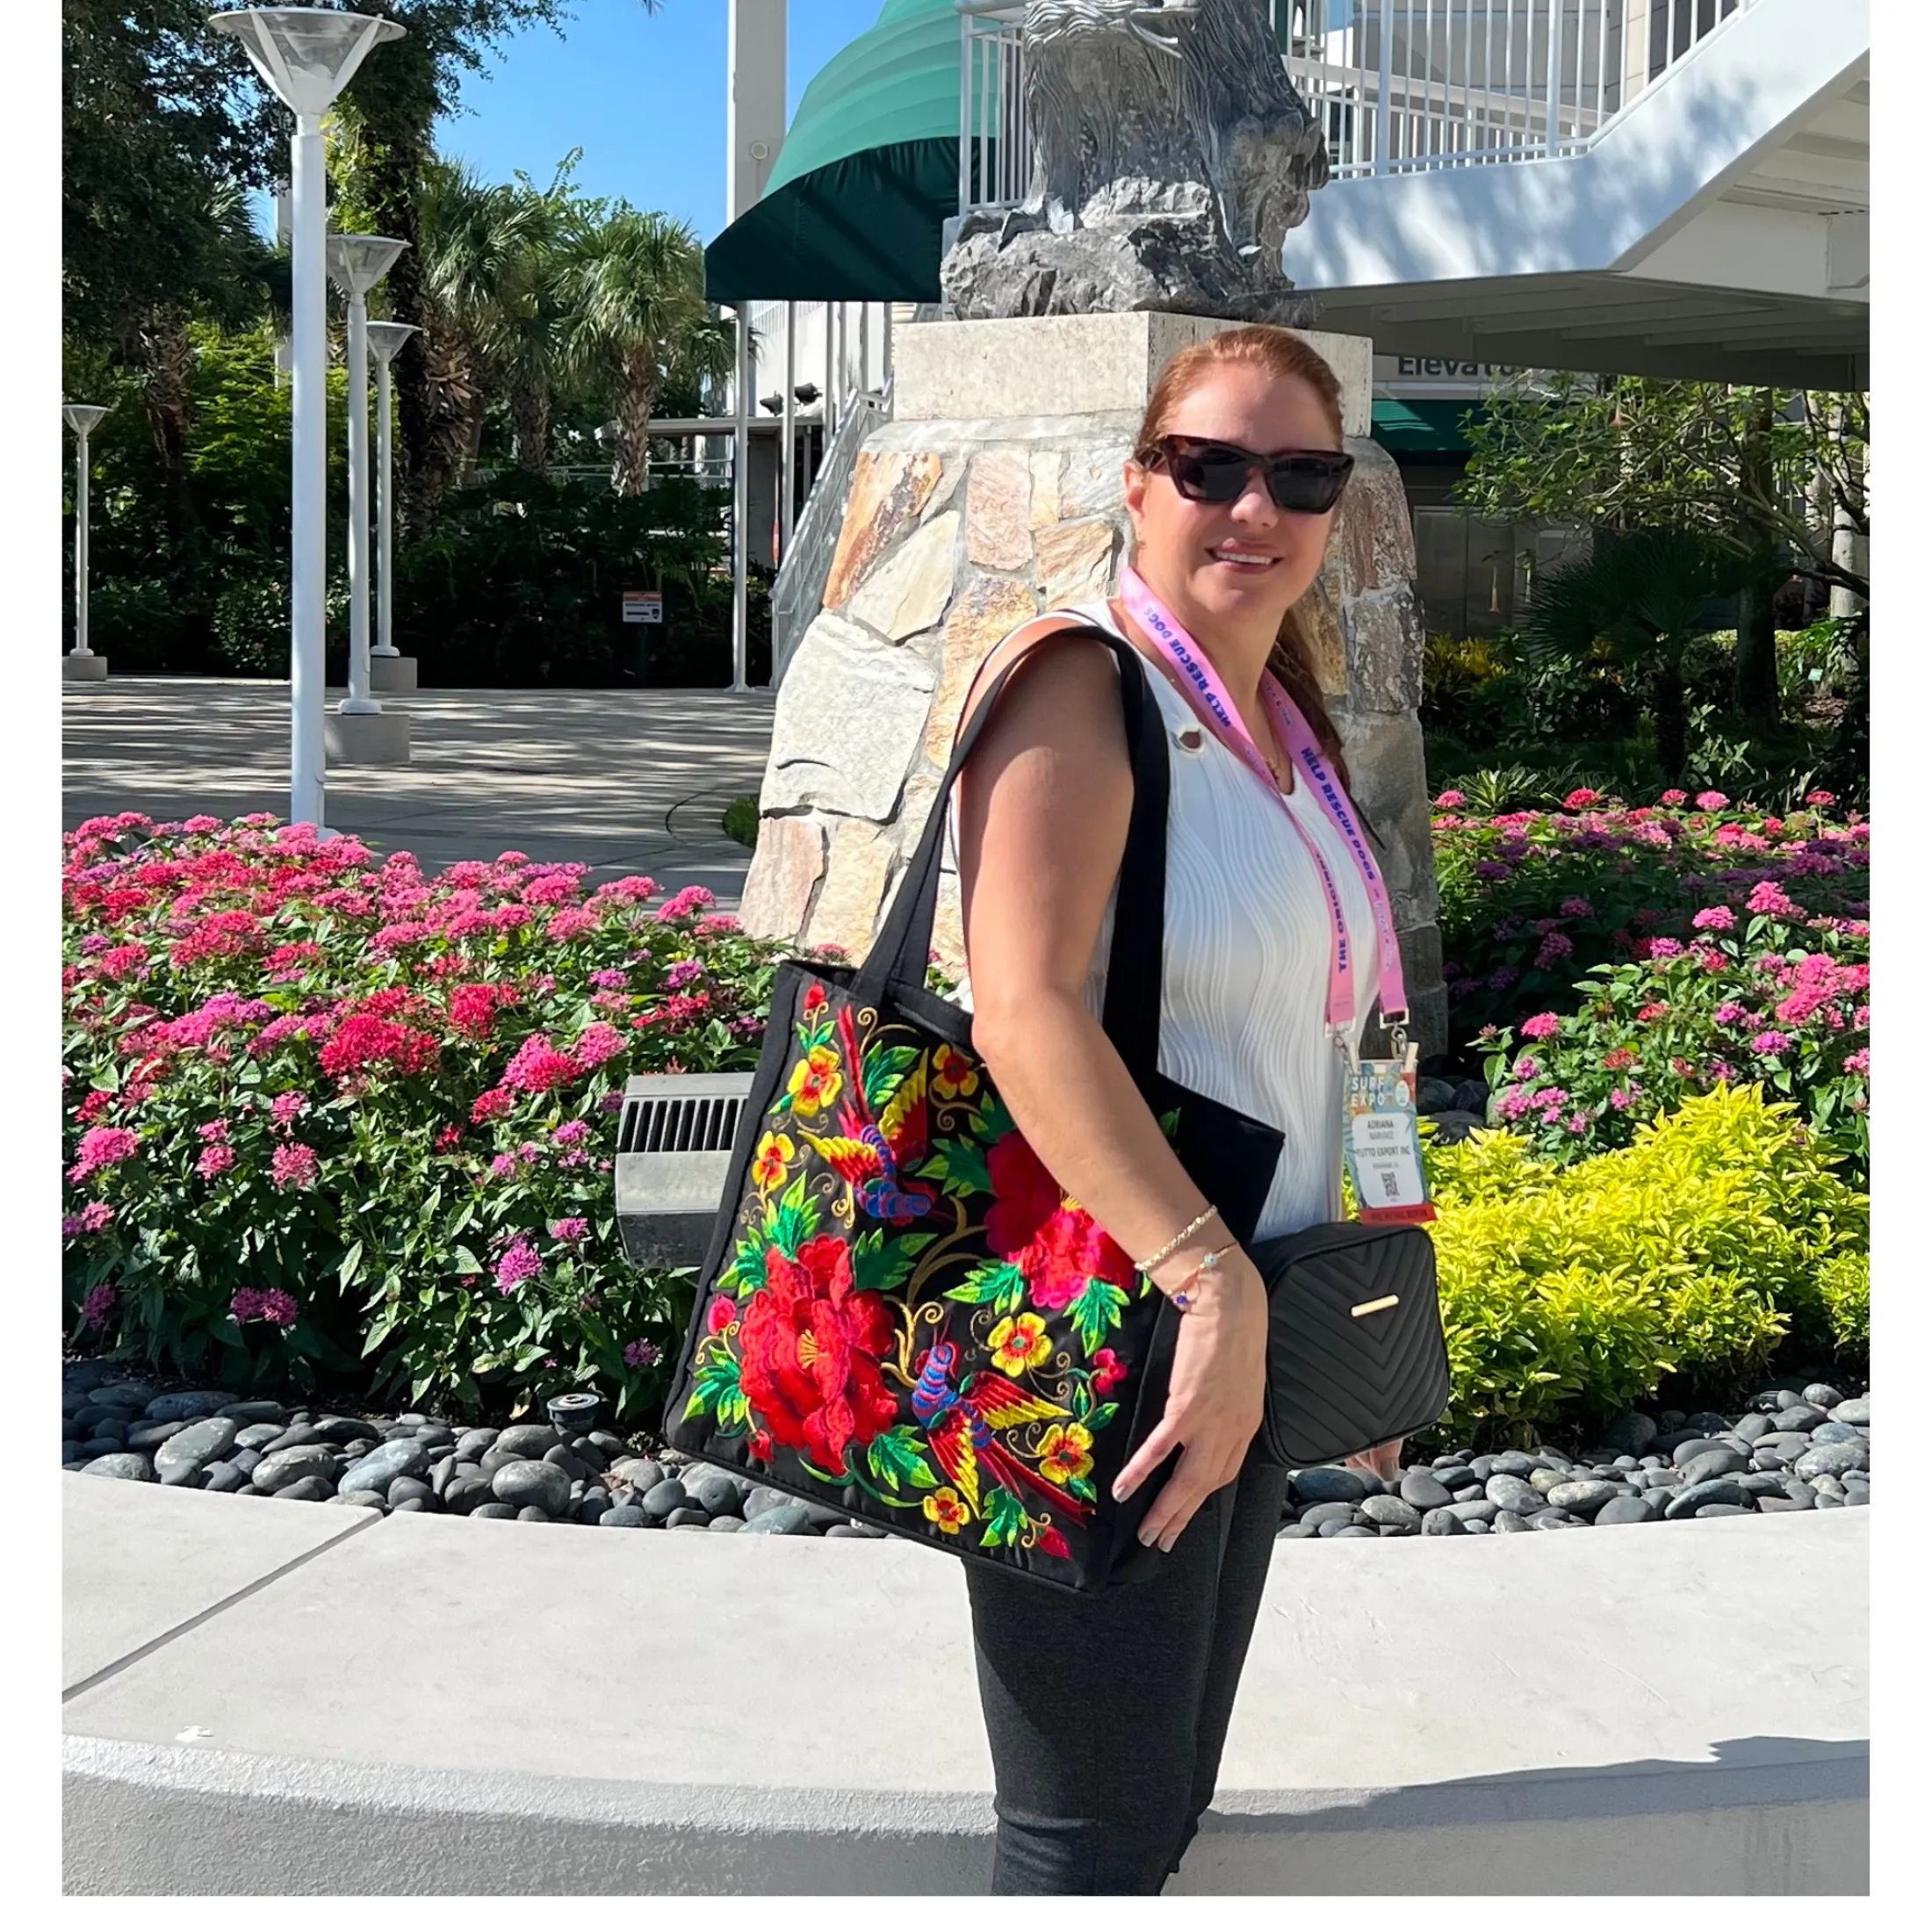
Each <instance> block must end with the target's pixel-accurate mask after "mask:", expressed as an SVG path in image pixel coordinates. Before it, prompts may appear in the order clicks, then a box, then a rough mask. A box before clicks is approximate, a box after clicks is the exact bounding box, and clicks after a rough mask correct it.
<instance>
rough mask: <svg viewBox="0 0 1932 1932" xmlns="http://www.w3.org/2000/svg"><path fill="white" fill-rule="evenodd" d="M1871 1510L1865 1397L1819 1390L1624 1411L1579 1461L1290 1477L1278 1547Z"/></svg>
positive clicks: (1472, 1457)
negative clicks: (1652, 1411)
mask: <svg viewBox="0 0 1932 1932" xmlns="http://www.w3.org/2000/svg"><path fill="white" fill-rule="evenodd" d="M1870 1502H1871V1395H1869V1394H1866V1395H1859V1396H1857V1397H1856V1398H1853V1397H1848V1396H1846V1395H1844V1394H1842V1392H1841V1391H1840V1390H1838V1389H1836V1388H1833V1387H1831V1386H1830V1385H1829V1384H1828V1383H1825V1382H1812V1383H1809V1384H1807V1385H1806V1387H1805V1388H1767V1389H1765V1390H1764V1391H1763V1393H1762V1394H1760V1395H1757V1396H1756V1397H1755V1398H1754V1400H1753V1401H1752V1403H1751V1406H1750V1408H1749V1409H1748V1410H1746V1411H1745V1413H1744V1414H1743V1415H1741V1416H1736V1417H1727V1416H1720V1415H1717V1414H1715V1413H1712V1412H1711V1411H1705V1412H1704V1413H1701V1414H1698V1415H1694V1416H1686V1415H1682V1414H1679V1413H1678V1412H1677V1411H1676V1410H1674V1409H1665V1410H1664V1411H1662V1413H1661V1414H1659V1415H1656V1416H1651V1415H1647V1414H1645V1413H1644V1412H1643V1411H1641V1410H1640V1409H1630V1410H1627V1411H1626V1413H1624V1414H1623V1415H1621V1416H1618V1417H1617V1418H1616V1419H1615V1420H1614V1421H1613V1422H1612V1423H1611V1424H1610V1425H1609V1427H1608V1428H1607V1429H1605V1430H1604V1440H1603V1442H1602V1443H1601V1444H1599V1445H1597V1447H1596V1448H1595V1449H1594V1450H1592V1451H1590V1453H1587V1454H1582V1455H1578V1456H1567V1455H1564V1454H1562V1453H1560V1452H1558V1451H1556V1450H1554V1449H1537V1450H1505V1451H1503V1452H1502V1453H1497V1454H1492V1455H1476V1454H1474V1453H1471V1452H1470V1451H1468V1450H1467V1449H1460V1450H1456V1451H1454V1452H1453V1453H1450V1454H1447V1455H1441V1456H1438V1457H1436V1458H1435V1459H1434V1460H1433V1461H1431V1462H1428V1463H1419V1462H1418V1463H1411V1464H1410V1465H1409V1466H1408V1467H1406V1468H1404V1469H1402V1471H1401V1472H1400V1473H1399V1474H1397V1475H1395V1477H1393V1478H1391V1479H1390V1480H1389V1481H1386V1482H1385V1481H1382V1480H1381V1478H1380V1477H1378V1476H1374V1475H1371V1474H1368V1473H1367V1472H1366V1470H1360V1469H1348V1468H1339V1467H1322V1468H1315V1469H1296V1470H1293V1471H1291V1472H1290V1474H1289V1479H1288V1494H1287V1503H1286V1504H1285V1505H1284V1510H1283V1524H1282V1527H1281V1528H1280V1530H1279V1531H1278V1532H1276V1534H1277V1537H1278V1539H1280V1540H1281V1541H1284V1542H1295V1541H1304V1540H1308V1539H1316V1540H1319V1539H1326V1538H1330V1537H1344V1536H1353V1537H1367V1536H1373V1537H1383V1536H1494V1535H1498V1534H1504V1535H1516V1534H1519V1533H1520V1532H1524V1531H1527V1530H1582V1529H1592V1528H1607V1527H1611V1526H1613V1525H1618V1524H1634V1523H1668V1522H1678V1521H1682V1520H1683V1518H1685V1517H1727V1516H1781V1515H1787V1514H1791V1513H1795V1512H1797V1511H1799V1510H1842V1509H1857V1508H1860V1507H1861V1506H1863V1505H1864V1504H1867V1503H1870Z"/></svg>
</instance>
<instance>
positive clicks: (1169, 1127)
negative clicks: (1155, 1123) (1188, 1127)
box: [1161, 1107, 1180, 1140]
mask: <svg viewBox="0 0 1932 1932" xmlns="http://www.w3.org/2000/svg"><path fill="white" fill-rule="evenodd" d="M1161 1132H1162V1133H1163V1134H1164V1135H1166V1136H1167V1137H1168V1139H1169V1140H1172V1139H1173V1137H1174V1136H1175V1135H1177V1134H1178V1133H1179V1132H1180V1109H1179V1107H1174V1108H1172V1109H1171V1111H1169V1112H1168V1113H1165V1114H1162V1115H1161Z"/></svg>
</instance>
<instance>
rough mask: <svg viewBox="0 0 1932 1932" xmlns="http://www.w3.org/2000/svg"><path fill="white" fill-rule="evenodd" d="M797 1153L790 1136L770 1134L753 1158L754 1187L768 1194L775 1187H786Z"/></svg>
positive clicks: (760, 1144)
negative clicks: (787, 1175)
mask: <svg viewBox="0 0 1932 1932" xmlns="http://www.w3.org/2000/svg"><path fill="white" fill-rule="evenodd" d="M797 1151H798V1150H797V1148H796V1147H794V1146H793V1145H792V1143H791V1135H789V1134H768V1135H766V1136H765V1137H764V1139H763V1140H761V1142H759V1143H758V1151H757V1153H756V1154H754V1155H753V1157H752V1185H753V1186H755V1187H756V1188H757V1189H758V1191H759V1193H761V1194H768V1193H771V1191H772V1190H773V1189H774V1188H775V1187H782V1186H784V1185H785V1176H786V1174H787V1173H788V1172H789V1171H790V1168H791V1162H792V1157H793V1156H794V1155H796V1154H797Z"/></svg>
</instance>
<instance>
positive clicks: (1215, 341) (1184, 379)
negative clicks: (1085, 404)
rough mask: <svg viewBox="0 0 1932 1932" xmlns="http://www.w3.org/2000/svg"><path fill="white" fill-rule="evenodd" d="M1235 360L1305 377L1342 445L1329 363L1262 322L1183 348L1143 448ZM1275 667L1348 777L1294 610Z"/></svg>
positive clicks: (1138, 444)
mask: <svg viewBox="0 0 1932 1932" xmlns="http://www.w3.org/2000/svg"><path fill="white" fill-rule="evenodd" d="M1229 363H1245V364H1248V365H1250V366H1251V367H1253V368H1257V369H1264V370H1265V371H1267V372H1268V374H1269V375H1270V376H1272V377H1273V378H1275V379H1276V380H1277V381H1279V382H1289V381H1294V382H1305V383H1306V384H1308V387H1309V388H1311V389H1312V390H1314V392H1315V393H1316V395H1317V396H1318V397H1319V398H1320V399H1321V402H1322V408H1323V413H1324V414H1325V415H1327V417H1328V419H1329V426H1330V429H1333V430H1334V432H1335V441H1336V444H1337V447H1340V445H1341V443H1342V440H1343V437H1342V386H1341V384H1340V383H1339V382H1338V381H1337V379H1336V375H1335V371H1333V370H1332V369H1330V367H1329V365H1328V364H1327V363H1326V361H1324V360H1323V357H1321V356H1319V355H1317V354H1316V351H1315V350H1313V349H1311V348H1310V347H1309V346H1308V343H1307V342H1305V341H1304V340H1303V339H1302V338H1301V336H1299V335H1292V334H1290V333H1289V331H1288V330H1287V329H1285V328H1268V327H1267V326H1265V324H1260V323H1257V324H1254V325H1252V326H1251V327H1248V328H1229V329H1223V330H1222V333H1221V334H1220V335H1210V336H1208V339H1207V340H1206V341H1205V342H1194V343H1193V344H1191V345H1190V346H1189V347H1188V348H1186V349H1183V350H1179V351H1177V352H1176V353H1175V354H1174V355H1172V356H1171V357H1169V358H1168V360H1167V364H1166V366H1165V367H1164V369H1163V370H1162V371H1161V372H1160V374H1159V375H1158V376H1157V378H1155V381H1154V391H1153V393H1152V394H1151V395H1150V396H1149V398H1148V399H1147V414H1146V415H1144V416H1143V417H1142V419H1141V429H1140V435H1139V436H1138V437H1137V439H1136V440H1135V444H1134V448H1135V451H1136V452H1137V451H1142V450H1147V449H1150V448H1151V447H1152V446H1153V445H1154V444H1155V443H1158V442H1159V441H1160V439H1161V438H1162V437H1163V436H1166V435H1168V434H1170V433H1171V428H1172V423H1173V418H1174V414H1175V412H1176V411H1177V410H1178V409H1179V407H1180V405H1181V403H1182V401H1183V400H1185V399H1186V396H1187V395H1188V393H1190V392H1191V391H1192V390H1193V388H1194V386H1195V385H1196V384H1197V383H1199V382H1200V379H1201V378H1202V377H1203V376H1205V375H1207V374H1208V371H1210V370H1214V369H1218V368H1220V367H1222V365H1223V364H1229ZM1268 668H1269V669H1270V670H1271V671H1272V672H1273V673H1274V674H1275V675H1276V676H1277V677H1278V678H1280V681H1281V682H1282V684H1283V686H1284V687H1285V688H1287V694H1288V696H1290V697H1291V698H1293V699H1294V703H1295V708H1296V709H1297V710H1299V711H1300V712H1301V715H1302V717H1305V718H1307V719H1308V724H1309V726H1310V728H1311V729H1312V730H1313V731H1314V732H1315V736H1316V741H1317V742H1318V743H1319V744H1320V745H1321V747H1322V755H1323V757H1324V758H1326V759H1327V760H1328V761H1329V764H1330V767H1331V768H1333V770H1334V772H1335V774H1336V775H1337V777H1338V778H1339V779H1340V780H1341V781H1342V783H1343V784H1344V786H1345V785H1346V784H1347V783H1348V763H1347V761H1346V760H1345V759H1344V757H1343V756H1342V741H1341V738H1340V735H1339V734H1338V733H1337V731H1336V729H1335V724H1334V721H1333V719H1331V718H1330V717H1329V711H1328V705H1327V704H1326V703H1325V702H1324V701H1323V696H1322V685H1321V681H1320V680H1319V679H1318V678H1317V677H1316V674H1315V665H1314V659H1313V656H1312V654H1311V653H1310V652H1309V650H1308V640H1307V639H1306V638H1304V637H1303V636H1302V634H1301V624H1300V623H1299V621H1298V620H1297V619H1296V617H1295V615H1294V610H1293V609H1290V610H1288V611H1287V612H1285V613H1284V614H1283V616H1282V619H1281V628H1280V631H1277V632H1276V633H1275V640H1274V649H1273V650H1272V651H1271V652H1269V653H1268Z"/></svg>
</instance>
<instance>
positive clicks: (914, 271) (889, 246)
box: [704, 0, 977, 302]
mask: <svg viewBox="0 0 1932 1932" xmlns="http://www.w3.org/2000/svg"><path fill="white" fill-rule="evenodd" d="M959 37H960V17H959V15H958V13H957V12H956V11H955V9H954V6H953V0H885V4H884V5H883V7H882V8H881V9H880V10H879V18H878V23H877V25H875V26H873V27H872V28H871V29H870V30H869V31H868V32H864V33H861V35H860V36H859V38H858V39H857V40H854V41H853V43H852V44H851V45H850V46H849V47H845V48H843V49H842V50H841V51H840V53H838V54H834V55H833V58H832V59H831V60H829V61H826V63H825V66H824V67H823V68H820V69H819V71H818V74H817V75H815V76H813V78H812V81H811V85H810V86H809V87H807V88H806V90H805V92H804V98H803V99H802V100H801V101H800V102H799V103H798V112H797V113H796V114H795V115H794V116H793V117H792V122H791V126H790V127H789V129H787V130H786V133H785V142H784V146H783V147H782V148H780V149H779V151H778V161H777V163H776V165H775V167H774V168H773V169H772V177H771V180H770V181H769V183H768V184H767V185H766V189H765V192H764V195H763V197H762V198H761V200H760V201H759V203H758V205H756V206H755V207H753V208H751V209H748V210H747V211H746V213H744V214H742V215H740V216H739V219H738V220H736V221H734V222H732V225H731V227H728V228H726V229H725V230H724V233H723V234H720V235H719V236H718V237H717V240H716V241H713V242H712V243H711V245H710V247H709V248H708V249H705V251H704V292H705V293H706V294H707V295H708V296H710V299H712V300H713V301H718V302H739V301H797V302H823V301H851V302H936V301H937V300H938V299H939V259H940V227H941V223H942V222H944V221H946V220H948V219H949V218H950V217H951V216H953V215H955V214H956V213H958V212H959ZM975 164H976V166H977V157H976V163H975Z"/></svg>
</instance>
